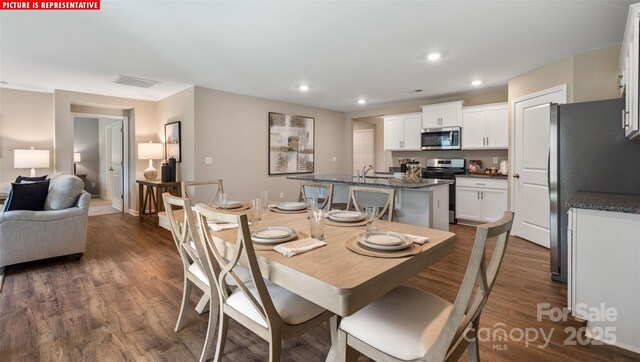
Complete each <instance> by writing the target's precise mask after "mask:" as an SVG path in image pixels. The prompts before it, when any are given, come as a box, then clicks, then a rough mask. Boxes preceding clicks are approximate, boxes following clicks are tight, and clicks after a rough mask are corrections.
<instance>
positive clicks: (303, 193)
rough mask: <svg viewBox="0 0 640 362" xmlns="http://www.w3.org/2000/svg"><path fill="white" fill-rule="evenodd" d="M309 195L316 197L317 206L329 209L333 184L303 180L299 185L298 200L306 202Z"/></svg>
mask: <svg viewBox="0 0 640 362" xmlns="http://www.w3.org/2000/svg"><path fill="white" fill-rule="evenodd" d="M309 197H317V198H318V208H320V209H323V210H327V211H328V210H331V203H332V198H333V184H330V183H327V184H323V183H315V182H304V183H303V184H302V185H300V196H299V197H298V201H301V202H307V198H309Z"/></svg>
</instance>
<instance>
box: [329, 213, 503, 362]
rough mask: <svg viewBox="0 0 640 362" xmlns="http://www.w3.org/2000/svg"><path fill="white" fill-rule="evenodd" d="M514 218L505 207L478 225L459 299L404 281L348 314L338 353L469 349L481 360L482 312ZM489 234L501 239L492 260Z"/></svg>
mask: <svg viewBox="0 0 640 362" xmlns="http://www.w3.org/2000/svg"><path fill="white" fill-rule="evenodd" d="M512 223H513V212H505V213H504V215H503V216H502V218H501V219H500V220H498V221H495V222H493V223H488V224H483V225H480V226H478V229H477V231H476V238H475V241H474V244H473V249H472V250H471V257H470V258H469V264H468V265H467V271H466V272H465V274H464V278H463V280H462V284H461V286H460V289H459V290H458V295H457V297H456V300H455V301H454V303H453V304H451V303H449V302H448V301H446V300H444V299H442V298H440V297H438V296H436V295H435V294H431V293H429V292H426V291H423V290H419V289H416V288H412V287H408V286H400V287H398V288H396V289H394V290H392V291H391V292H389V293H388V294H386V295H384V296H383V297H381V298H380V299H378V300H376V301H374V302H373V303H371V304H369V305H367V306H366V307H364V308H363V309H361V310H359V311H358V312H356V313H354V314H352V315H351V316H348V317H345V318H344V319H343V320H342V321H341V323H340V327H339V330H338V346H337V348H338V354H339V358H338V359H339V360H345V358H346V354H347V348H348V347H347V346H350V347H351V348H353V349H355V350H356V351H359V352H361V353H363V354H365V355H367V356H368V357H369V358H372V359H374V360H376V361H457V360H458V359H459V358H460V356H461V355H462V354H463V353H464V351H465V349H467V350H468V354H469V360H471V361H479V360H480V353H479V346H478V326H479V320H480V314H481V313H482V309H483V308H484V306H485V304H486V303H487V300H488V298H489V294H490V293H491V290H492V288H493V286H494V284H495V281H496V276H497V275H498V271H499V270H500V265H501V263H502V260H503V258H504V254H505V250H506V247H507V244H508V242H509V234H510V231H511V225H512ZM489 238H496V244H495V247H494V248H493V253H492V255H491V259H490V261H489V263H488V264H486V261H485V256H486V254H487V251H488V250H487V249H488V248H487V239H489ZM476 281H477V282H478V288H477V289H476V291H475V293H473V291H474V285H475V283H476Z"/></svg>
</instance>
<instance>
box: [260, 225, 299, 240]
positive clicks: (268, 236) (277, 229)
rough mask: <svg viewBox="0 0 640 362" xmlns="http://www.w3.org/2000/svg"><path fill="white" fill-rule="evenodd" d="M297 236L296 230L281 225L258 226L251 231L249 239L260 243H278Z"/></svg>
mask: <svg viewBox="0 0 640 362" xmlns="http://www.w3.org/2000/svg"><path fill="white" fill-rule="evenodd" d="M297 236H298V230H296V229H292V228H288V227H281V226H270V227H265V228H260V229H258V230H256V231H254V232H253V233H251V239H252V240H253V241H255V242H257V243H262V244H279V243H283V242H285V241H289V240H293V239H295V238H296V237H297Z"/></svg>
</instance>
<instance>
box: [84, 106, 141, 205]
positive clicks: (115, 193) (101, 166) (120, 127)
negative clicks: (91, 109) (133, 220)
mask: <svg viewBox="0 0 640 362" xmlns="http://www.w3.org/2000/svg"><path fill="white" fill-rule="evenodd" d="M73 120H74V141H73V142H74V145H73V146H74V148H73V149H74V173H75V174H76V176H78V177H80V179H82V180H83V181H84V183H85V190H87V192H89V193H90V194H91V196H92V197H91V202H90V204H89V216H97V215H108V214H115V213H122V212H126V211H127V210H125V205H126V204H127V202H126V201H127V200H128V195H127V187H125V185H126V180H127V179H128V175H127V165H126V162H127V159H128V157H126V154H127V149H126V142H125V141H124V140H125V139H126V138H125V137H126V135H125V132H126V129H127V127H126V124H127V122H128V117H121V116H106V115H90V114H86V115H85V114H83V115H74V118H73Z"/></svg>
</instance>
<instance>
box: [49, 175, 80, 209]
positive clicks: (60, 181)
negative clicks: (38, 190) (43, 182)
mask: <svg viewBox="0 0 640 362" xmlns="http://www.w3.org/2000/svg"><path fill="white" fill-rule="evenodd" d="M83 189H84V182H82V180H81V179H80V178H79V177H77V176H74V175H67V174H65V175H59V176H57V177H55V178H53V179H52V180H51V187H50V188H49V195H48V196H47V200H46V201H45V203H44V209H45V210H62V209H68V208H70V207H71V206H73V205H75V204H76V201H78V196H80V194H81V193H82V190H83Z"/></svg>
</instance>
